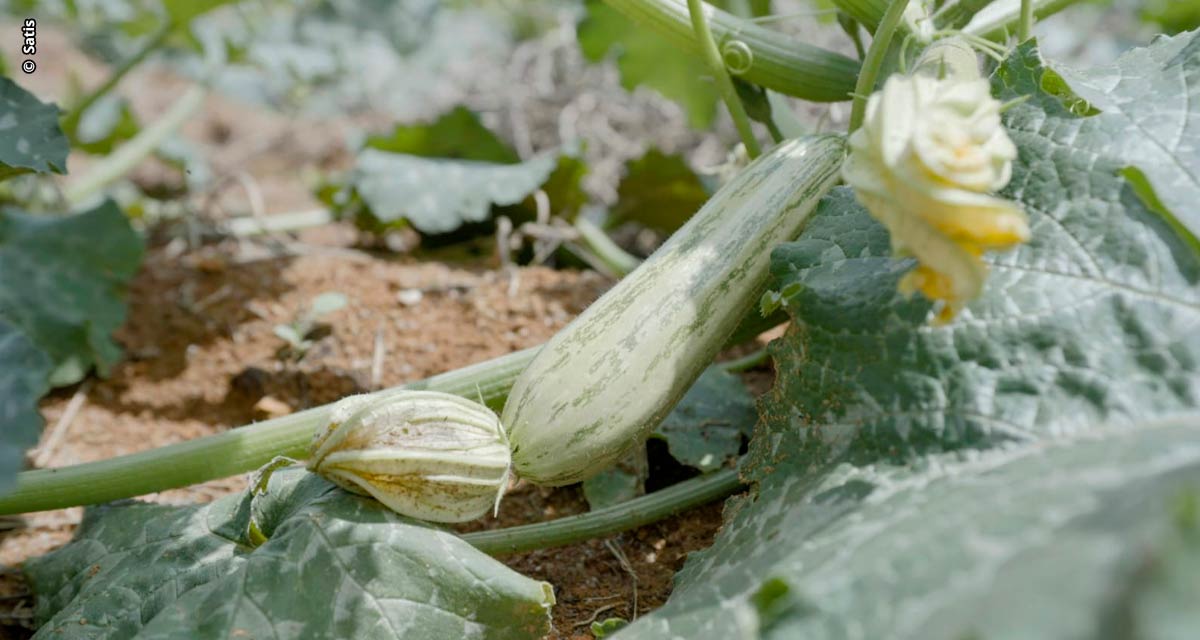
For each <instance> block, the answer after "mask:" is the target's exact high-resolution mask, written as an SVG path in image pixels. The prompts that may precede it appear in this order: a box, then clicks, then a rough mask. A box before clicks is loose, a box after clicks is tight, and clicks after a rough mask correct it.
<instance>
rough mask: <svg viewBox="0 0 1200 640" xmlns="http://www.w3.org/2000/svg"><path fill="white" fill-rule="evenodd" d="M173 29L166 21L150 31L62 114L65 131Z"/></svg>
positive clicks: (72, 126) (160, 44)
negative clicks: (149, 33) (136, 47)
mask: <svg viewBox="0 0 1200 640" xmlns="http://www.w3.org/2000/svg"><path fill="white" fill-rule="evenodd" d="M174 29H175V25H174V23H172V22H170V21H167V22H166V23H165V24H163V25H162V26H161V27H159V28H158V31H155V32H154V33H152V34H151V35H150V37H149V38H148V39H147V40H146V42H145V43H143V44H142V48H141V49H138V50H137V52H135V53H134V54H133V55H132V56H130V57H129V59H127V60H126V61H125V62H122V63H121V66H119V67H117V68H116V69H113V71H112V73H111V74H109V76H108V78H107V79H106V80H105V81H104V83H103V84H101V85H100V86H98V87H96V88H95V89H93V90H92V92H91V93H89V94H87V95H86V96H84V97H83V99H82V100H80V101H79V102H78V104H76V105H75V106H74V107H72V108H71V110H70V111H68V112H67V114H66V115H64V116H63V118H62V128H63V129H64V130H66V131H71V132H73V131H75V129H76V128H77V127H78V126H79V121H80V120H81V119H83V114H84V113H87V110H88V109H89V108H91V106H92V105H94V104H96V101H97V100H99V99H100V98H103V97H104V96H106V95H108V92H109V91H112V90H113V88H115V87H116V86H117V85H118V84H120V82H121V80H122V79H124V78H125V76H126V75H128V74H129V72H130V71H132V70H133V69H134V68H136V67H137V66H138V65H139V64H141V63H142V62H143V61H145V59H146V58H147V57H148V56H149V55H150V54H151V53H154V51H156V50H157V49H158V48H159V47H161V46H162V45H163V43H164V42H166V41H167V36H169V35H171V32H172V31H174Z"/></svg>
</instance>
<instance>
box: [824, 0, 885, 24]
mask: <svg viewBox="0 0 1200 640" xmlns="http://www.w3.org/2000/svg"><path fill="white" fill-rule="evenodd" d="M833 4H834V6H836V7H837V8H838V9H840V10H841V11H842V13H845V14H846V15H848V16H850V17H851V18H854V19H855V20H857V21H858V22H859V23H861V24H862V25H863V26H864V27H866V28H867V29H868V30H870V31H874V30H875V28H876V27H878V26H879V23H880V21H882V19H883V16H884V14H885V13H887V7H888V0H833Z"/></svg>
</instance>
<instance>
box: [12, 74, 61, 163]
mask: <svg viewBox="0 0 1200 640" xmlns="http://www.w3.org/2000/svg"><path fill="white" fill-rule="evenodd" d="M69 150H70V147H69V145H68V143H67V137H66V136H64V135H63V132H62V129H60V128H59V126H58V107H56V106H54V105H53V104H46V103H44V102H42V101H41V100H38V99H37V98H36V97H35V96H34V95H33V94H32V93H29V92H28V91H26V90H24V89H22V88H21V87H20V86H19V85H17V83H15V82H13V81H12V80H11V79H9V78H5V77H0V179H3V178H7V177H9V176H14V175H18V174H21V173H28V172H31V171H34V172H37V173H66V172H67V152H68V151H69Z"/></svg>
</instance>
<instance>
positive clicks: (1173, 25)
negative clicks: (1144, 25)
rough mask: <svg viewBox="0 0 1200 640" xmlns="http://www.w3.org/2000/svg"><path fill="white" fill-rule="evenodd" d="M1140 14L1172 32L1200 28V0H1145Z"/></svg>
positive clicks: (1146, 19) (1144, 18)
mask: <svg viewBox="0 0 1200 640" xmlns="http://www.w3.org/2000/svg"><path fill="white" fill-rule="evenodd" d="M1140 15H1141V18H1142V20H1145V21H1146V22H1152V23H1154V24H1157V25H1158V26H1160V27H1162V29H1163V31H1166V32H1167V33H1171V34H1175V33H1182V32H1184V31H1191V30H1192V29H1196V28H1200V2H1195V0H1144V2H1142V7H1141V11H1140Z"/></svg>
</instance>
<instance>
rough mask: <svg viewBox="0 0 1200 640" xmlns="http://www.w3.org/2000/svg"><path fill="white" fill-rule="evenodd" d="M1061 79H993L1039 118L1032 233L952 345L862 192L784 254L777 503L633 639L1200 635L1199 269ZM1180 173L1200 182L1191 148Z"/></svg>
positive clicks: (1031, 179)
mask: <svg viewBox="0 0 1200 640" xmlns="http://www.w3.org/2000/svg"><path fill="white" fill-rule="evenodd" d="M1191 46H1193V45H1191V44H1188V43H1186V42H1181V41H1180V40H1179V39H1176V40H1163V41H1160V42H1158V43H1156V44H1155V45H1154V46H1152V47H1150V49H1149V50H1147V51H1139V52H1134V53H1131V54H1129V55H1131V56H1147V57H1148V58H1150V59H1161V58H1162V56H1163V54H1164V52H1171V51H1174V52H1176V53H1175V55H1178V52H1179V51H1186V50H1187V49H1188V48H1189V47H1191ZM1122 64H1124V63H1122ZM1181 64H1183V65H1184V66H1185V68H1184V69H1179V70H1177V71H1176V72H1177V73H1178V74H1179V76H1177V77H1186V76H1187V75H1188V74H1192V73H1195V70H1196V68H1197V66H1200V60H1198V59H1195V58H1186V57H1185V58H1184V59H1183V60H1182V61H1181ZM1044 72H1045V69H1044V67H1043V65H1042V62H1041V61H1040V59H1039V57H1038V55H1037V52H1036V49H1035V48H1034V46H1033V45H1032V43H1029V44H1026V45H1023V46H1022V47H1021V48H1019V49H1018V50H1017V51H1016V52H1015V53H1014V54H1013V55H1012V56H1011V57H1010V58H1009V59H1008V60H1007V61H1005V63H1004V64H1003V65H1002V66H1001V67H1000V69H999V71H998V72H997V74H996V76H995V81H994V82H995V88H996V91H997V92H998V93H999V95H1000V96H1001V98H1002V99H1004V100H1013V99H1016V98H1019V97H1020V98H1024V99H1025V100H1024V101H1023V102H1019V103H1015V104H1014V105H1013V106H1011V108H1010V109H1009V110H1008V111H1007V112H1006V114H1005V120H1006V126H1007V127H1008V129H1009V132H1010V134H1011V135H1012V137H1013V140H1014V142H1016V144H1017V146H1018V148H1019V151H1020V155H1019V159H1018V162H1017V163H1016V164H1015V166H1014V175H1013V179H1012V182H1011V183H1010V185H1009V187H1008V188H1007V190H1006V191H1005V193H1004V195H1005V196H1006V197H1009V198H1012V199H1015V200H1017V201H1018V202H1020V203H1022V205H1023V206H1024V207H1025V209H1026V211H1027V212H1028V213H1029V216H1030V222H1031V228H1032V231H1033V239H1032V241H1031V242H1030V243H1029V244H1028V245H1025V246H1023V247H1021V248H1019V249H1017V250H1014V251H1012V252H1008V253H1005V254H1001V255H995V256H990V257H989V261H990V263H991V265H992V276H991V278H990V280H989V284H988V287H987V289H986V291H985V293H984V295H983V297H982V298H981V299H979V300H977V301H976V302H974V303H972V304H971V305H970V306H968V308H967V310H966V311H965V312H964V313H963V315H962V317H960V318H959V319H958V320H957V321H955V322H954V323H952V324H949V325H946V326H939V327H931V326H929V325H928V323H927V316H928V312H929V310H930V305H929V303H928V302H927V301H925V300H923V299H922V298H920V297H914V298H911V299H906V298H904V297H903V296H901V295H900V294H898V293H897V292H896V283H897V281H898V279H899V278H900V276H901V275H902V274H903V273H904V272H905V271H906V270H907V269H909V268H910V267H911V262H910V261H907V260H896V259H894V258H892V257H891V256H890V255H889V253H890V250H889V241H888V237H887V233H886V231H885V230H884V229H883V228H882V227H881V226H880V225H878V224H877V223H875V222H874V221H873V220H871V218H870V217H869V215H868V214H867V213H866V212H865V210H863V209H862V208H861V207H860V206H859V205H858V204H857V202H856V201H855V199H854V196H853V194H852V193H851V192H850V191H849V190H848V189H844V188H843V189H838V190H835V191H834V192H833V193H832V194H830V195H829V196H828V197H827V198H826V200H825V201H824V202H823V203H822V205H821V207H820V209H819V210H818V212H817V213H816V214H815V215H814V217H813V218H812V219H811V220H810V222H809V225H808V227H807V228H806V230H805V232H804V233H803V234H802V236H801V237H800V239H799V240H798V241H796V242H794V243H791V244H788V245H784V246H782V247H780V248H779V249H777V250H776V252H775V254H774V257H773V270H774V272H775V276H776V285H775V288H776V289H777V290H780V291H785V292H787V294H786V300H785V304H786V306H787V308H788V310H789V311H790V312H791V313H792V315H793V318H794V325H793V328H792V329H791V330H790V331H789V333H788V334H787V335H786V336H785V337H784V338H783V339H781V340H779V341H776V342H775V343H773V347H772V354H773V356H774V357H775V361H776V368H777V383H776V388H775V389H774V391H773V392H772V393H771V394H769V395H768V396H767V398H766V399H765V400H764V404H763V407H762V409H763V414H762V415H763V417H762V422H760V424H759V427H758V431H756V433H755V438H754V440H753V441H752V443H751V450H750V453H749V458H748V460H747V463H746V464H745V466H744V467H743V469H744V473H745V475H746V477H747V478H748V479H749V480H751V481H754V482H756V483H757V492H756V494H755V495H754V496H753V498H752V499H746V500H742V501H739V502H736V503H734V504H733V506H732V507H731V508H729V509H728V511H729V512H730V519H729V521H728V522H727V523H726V525H725V527H724V528H723V529H722V532H721V534H720V535H719V536H718V539H717V541H716V543H715V544H714V546H713V548H712V549H710V550H709V551H707V552H704V553H703V554H700V555H699V556H693V558H692V559H691V560H690V561H689V563H688V564H687V566H685V568H684V570H683V572H682V573H681V574H680V576H679V579H678V583H677V584H678V586H677V588H676V591H675V592H674V593H673V595H672V597H671V600H670V601H669V602H668V604H667V605H666V606H665V607H664V608H663V609H661V610H660V611H658V612H656V613H654V614H652V615H651V616H649V617H647V618H643V619H641V620H639V621H638V622H637V623H635V624H634V625H633V626H631V627H630V629H628V630H627V631H626V632H623V634H622V635H621V636H620V637H622V638H624V637H629V638H639V637H645V638H658V637H671V636H677V637H697V636H699V635H704V636H706V637H707V636H712V637H771V638H793V637H806V638H826V637H828V638H834V637H845V636H847V635H851V634H858V635H861V636H863V637H891V638H955V639H957V638H1001V637H1021V638H1061V637H1095V636H1097V635H1099V634H1100V633H1101V631H1102V630H1109V631H1111V630H1113V629H1118V628H1119V629H1127V630H1129V633H1128V634H1127V635H1128V636H1129V637H1155V636H1154V633H1155V632H1158V631H1161V630H1163V629H1168V628H1172V627H1173V628H1176V629H1188V628H1194V625H1195V624H1196V622H1195V608H1194V607H1193V606H1191V604H1190V603H1188V602H1187V599H1186V598H1181V597H1180V594H1181V593H1187V592H1188V591H1187V590H1188V589H1189V588H1194V587H1192V584H1194V581H1195V575H1196V574H1189V573H1187V571H1186V569H1184V567H1191V566H1194V563H1195V561H1196V560H1195V558H1196V553H1197V546H1196V542H1195V540H1196V538H1195V534H1194V533H1191V531H1192V530H1191V529H1188V528H1187V527H1185V526H1183V525H1181V524H1180V521H1181V520H1180V517H1179V516H1178V513H1177V512H1178V511H1179V509H1178V507H1177V505H1178V504H1180V501H1183V502H1184V503H1188V501H1189V500H1190V501H1194V496H1195V495H1196V492H1197V491H1200V447H1197V444H1198V443H1200V414H1197V413H1194V411H1195V409H1196V408H1197V405H1198V404H1200V371H1198V369H1200V333H1198V332H1197V331H1196V329H1195V327H1196V325H1197V323H1198V322H1200V254H1198V253H1197V252H1196V251H1195V250H1194V247H1193V245H1192V244H1191V242H1190V239H1188V238H1186V237H1184V236H1183V234H1181V233H1180V232H1179V229H1178V228H1177V227H1175V226H1172V225H1171V224H1169V223H1168V222H1167V221H1164V220H1163V219H1162V218H1161V217H1160V216H1159V215H1157V214H1156V213H1155V212H1154V211H1152V210H1150V209H1148V208H1147V207H1146V205H1145V204H1144V203H1143V201H1142V200H1141V199H1139V198H1138V196H1137V195H1136V193H1135V189H1134V185H1131V184H1130V183H1129V182H1128V181H1126V179H1125V178H1124V177H1123V172H1122V169H1123V168H1125V167H1126V166H1128V165H1129V164H1130V163H1131V159H1130V158H1126V157H1123V156H1122V155H1120V154H1121V153H1122V152H1123V151H1126V150H1127V147H1124V146H1122V145H1121V144H1120V143H1118V142H1116V141H1114V139H1113V137H1112V136H1113V133H1112V131H1111V128H1110V127H1111V125H1112V122H1111V121H1105V120H1102V118H1103V117H1104V116H1092V117H1083V116H1080V115H1078V114H1076V113H1072V111H1070V110H1069V109H1068V108H1066V107H1064V106H1063V104H1062V102H1061V101H1060V96H1056V95H1052V94H1049V93H1046V92H1045V91H1044V90H1043V88H1042V86H1043V85H1042V82H1041V80H1042V76H1043V74H1044ZM1103 73H1104V72H1103V71H1099V72H1093V74H1090V75H1088V76H1087V77H1090V78H1098V77H1101V76H1100V74H1103ZM1064 77H1067V78H1068V80H1070V79H1071V76H1068V75H1066V74H1064ZM1120 84H1121V83H1115V84H1113V85H1111V86H1113V87H1116V88H1115V89H1114V91H1118V92H1123V91H1124V89H1123V88H1122V87H1120ZM1073 86H1074V85H1073ZM1151 86H1153V85H1151ZM1147 90H1148V91H1149V90H1150V89H1147ZM1158 91H1160V92H1162V93H1169V92H1170V91H1171V89H1167V88H1159V89H1158ZM1084 97H1085V98H1086V99H1087V100H1088V101H1089V102H1090V103H1092V104H1095V105H1098V106H1099V107H1100V109H1101V110H1102V111H1103V110H1104V108H1105V106H1106V105H1108V106H1109V107H1110V108H1111V104H1110V101H1111V100H1112V99H1113V98H1112V96H1110V95H1101V94H1100V93H1099V92H1095V93H1093V94H1092V95H1085V96H1084ZM1147 98H1148V96H1142V99H1143V100H1145V101H1148V102H1154V100H1146V99H1147ZM1175 104H1180V103H1178V102H1176V103H1175ZM1187 108H1188V109H1189V110H1192V111H1188V112H1187V113H1183V114H1180V113H1176V114H1175V117H1176V120H1175V122H1179V118H1180V117H1187V116H1189V115H1190V114H1191V113H1194V110H1196V109H1200V104H1196V103H1195V102H1193V103H1192V104H1191V105H1190V106H1188V107H1187ZM1121 135H1123V136H1132V135H1133V134H1131V133H1129V132H1128V131H1125V132H1123V133H1122V134H1121ZM1173 148H1174V147H1173ZM1133 160H1134V161H1144V158H1141V157H1138V156H1137V154H1136V153H1135V158H1134V159H1133ZM1167 160H1169V162H1170V165H1171V166H1170V167H1167V168H1165V170H1167V171H1183V172H1185V173H1192V174H1194V173H1196V172H1197V171H1200V158H1198V157H1196V156H1195V154H1190V153H1187V152H1186V151H1185V148H1184V147H1179V152H1178V153H1176V154H1174V155H1170V156H1168V157H1167ZM1138 166H1139V168H1141V169H1142V170H1143V171H1146V172H1147V173H1150V172H1152V171H1160V172H1161V171H1163V170H1164V168H1163V167H1158V166H1155V167H1148V166H1143V165H1142V164H1140V163H1139V164H1138ZM1160 175H1161V173H1160ZM1158 193H1159V194H1160V196H1161V194H1162V192H1161V190H1159V191H1158ZM1172 416H1174V417H1172ZM1180 416H1182V417H1180ZM1188 496H1193V497H1192V498H1189V497H1188ZM1184 511H1185V512H1187V509H1184Z"/></svg>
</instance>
